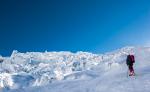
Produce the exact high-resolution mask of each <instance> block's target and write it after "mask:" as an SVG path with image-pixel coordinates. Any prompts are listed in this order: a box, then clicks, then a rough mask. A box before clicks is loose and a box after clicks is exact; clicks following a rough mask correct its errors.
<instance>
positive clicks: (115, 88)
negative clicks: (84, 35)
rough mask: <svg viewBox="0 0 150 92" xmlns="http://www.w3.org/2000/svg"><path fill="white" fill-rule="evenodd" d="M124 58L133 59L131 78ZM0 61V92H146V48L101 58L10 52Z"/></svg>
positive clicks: (149, 65)
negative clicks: (10, 53)
mask: <svg viewBox="0 0 150 92" xmlns="http://www.w3.org/2000/svg"><path fill="white" fill-rule="evenodd" d="M128 54H134V55H135V61H136V63H135V64H134V68H135V73H136V76H135V77H129V76H127V74H128V68H127V66H126V62H125V61H126V56H127V55H128ZM0 60H3V62H1V63H0V92H150V48H149V47H124V48H121V49H118V50H115V51H112V52H108V53H104V54H93V53H89V52H82V51H79V52H76V53H72V52H69V51H60V52H47V51H45V52H26V53H21V52H18V51H17V50H14V51H13V53H12V55H11V56H10V57H2V56H0Z"/></svg>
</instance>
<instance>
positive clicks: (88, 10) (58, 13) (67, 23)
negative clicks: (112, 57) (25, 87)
mask: <svg viewBox="0 0 150 92" xmlns="http://www.w3.org/2000/svg"><path fill="white" fill-rule="evenodd" d="M0 11H1V13H0V54H1V55H4V56H7V55H10V54H11V52H12V50H14V49H15V50H18V51H20V52H26V51H45V50H47V51H72V52H76V51H89V52H93V53H104V52H108V51H112V50H115V49H117V48H121V47H124V46H145V45H150V41H149V34H150V31H149V28H150V1H149V0H0Z"/></svg>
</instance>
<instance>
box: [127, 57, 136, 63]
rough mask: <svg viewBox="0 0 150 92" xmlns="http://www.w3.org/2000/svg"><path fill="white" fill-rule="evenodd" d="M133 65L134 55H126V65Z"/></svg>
mask: <svg viewBox="0 0 150 92" xmlns="http://www.w3.org/2000/svg"><path fill="white" fill-rule="evenodd" d="M133 63H135V59H134V55H128V56H127V60H126V64H127V65H132V64H133Z"/></svg>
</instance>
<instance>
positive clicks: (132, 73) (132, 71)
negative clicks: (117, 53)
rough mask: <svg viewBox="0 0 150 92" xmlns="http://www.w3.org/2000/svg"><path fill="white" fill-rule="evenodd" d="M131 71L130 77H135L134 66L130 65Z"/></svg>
mask: <svg viewBox="0 0 150 92" xmlns="http://www.w3.org/2000/svg"><path fill="white" fill-rule="evenodd" d="M129 70H130V74H129V75H130V76H133V75H135V74H134V69H133V65H130V66H129Z"/></svg>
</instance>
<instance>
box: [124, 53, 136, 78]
mask: <svg viewBox="0 0 150 92" xmlns="http://www.w3.org/2000/svg"><path fill="white" fill-rule="evenodd" d="M133 63H135V59H134V55H130V54H129V55H127V59H126V64H127V66H128V69H129V76H135V73H134V69H133Z"/></svg>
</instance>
